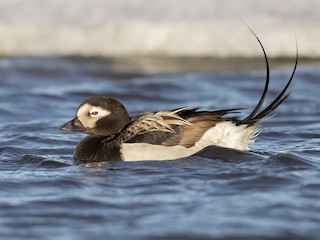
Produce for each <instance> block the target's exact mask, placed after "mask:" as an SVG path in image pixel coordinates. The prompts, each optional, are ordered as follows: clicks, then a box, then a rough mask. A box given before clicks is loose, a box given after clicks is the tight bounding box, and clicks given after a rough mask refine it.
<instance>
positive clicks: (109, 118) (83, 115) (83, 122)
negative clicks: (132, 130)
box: [60, 96, 130, 136]
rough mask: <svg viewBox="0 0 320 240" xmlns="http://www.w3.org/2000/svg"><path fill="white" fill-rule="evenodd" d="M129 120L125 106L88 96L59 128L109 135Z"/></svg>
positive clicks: (104, 98)
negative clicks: (74, 114)
mask: <svg viewBox="0 0 320 240" xmlns="http://www.w3.org/2000/svg"><path fill="white" fill-rule="evenodd" d="M129 121H130V118H129V115H128V112H127V110H126V109H125V107H124V106H123V105H122V104H121V103H120V102H118V101H116V100H114V99H112V98H106V97H99V96H96V97H90V98H88V99H86V100H85V101H84V102H83V103H81V104H80V106H79V107H78V109H77V111H76V116H75V118H74V119H72V120H71V121H69V122H67V123H65V124H63V125H62V126H61V127H60V129H61V130H65V131H74V132H82V133H87V134H91V135H97V136H109V135H112V134H115V133H116V132H118V131H119V130H120V129H121V128H123V127H124V126H126V125H127V124H128V123H129Z"/></svg>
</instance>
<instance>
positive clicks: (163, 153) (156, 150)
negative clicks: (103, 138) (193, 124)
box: [122, 122, 260, 161]
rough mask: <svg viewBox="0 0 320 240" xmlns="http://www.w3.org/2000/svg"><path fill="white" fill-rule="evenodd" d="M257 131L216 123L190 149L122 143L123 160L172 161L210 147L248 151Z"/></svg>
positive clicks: (250, 128) (257, 128)
mask: <svg viewBox="0 0 320 240" xmlns="http://www.w3.org/2000/svg"><path fill="white" fill-rule="evenodd" d="M259 129H260V125H259V124H256V125H253V126H250V127H248V126H247V125H240V126H236V125H235V124H234V123H232V122H222V123H218V124H217V125H216V126H214V127H213V128H211V129H209V130H208V131H207V132H206V133H205V134H204V135H203V136H202V138H201V139H200V140H199V141H198V142H197V143H196V144H195V145H194V146H193V147H190V148H186V147H183V146H173V147H166V146H161V145H152V144H148V143H124V144H123V145H122V155H123V160H124V161H139V160H140V161H141V160H172V159H177V158H182V157H187V156H190V155H193V154H195V153H197V152H199V151H200V150H202V149H204V148H206V147H208V146H211V145H215V146H221V147H226V148H234V149H238V150H249V145H250V144H252V143H253V142H254V141H255V138H256V137H257V135H258V134H259Z"/></svg>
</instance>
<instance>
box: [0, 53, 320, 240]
mask: <svg viewBox="0 0 320 240" xmlns="http://www.w3.org/2000/svg"><path fill="white" fill-rule="evenodd" d="M117 69H118V70H117ZM290 71H291V69H290V68H286V67H283V68H280V69H276V70H275V71H273V72H272V76H271V77H272V82H271V86H270V88H271V91H270V95H269V98H268V100H271V98H272V97H274V96H276V94H277V92H278V90H279V89H280V88H282V86H284V84H285V81H286V80H287V79H288V77H289V76H290ZM0 72H1V76H0V86H1V89H0V98H1V105H0V116H1V117H0V118H1V122H0V124H1V125H0V127H1V132H0V164H1V165H0V166H1V167H0V171H1V173H0V238H1V239H213V238H216V239H235V238H237V239H257V238H259V239H271V238H285V239H288V238H291V239H319V236H320V235H319V234H320V227H319V226H320V214H319V212H320V201H319V200H320V159H319V154H320V147H319V146H320V139H319V138H320V130H319V129H320V122H319V120H320V99H319V79H320V70H319V66H318V65H308V66H303V67H300V68H299V69H298V73H297V76H296V78H295V80H294V84H293V85H294V87H293V88H294V91H293V93H292V95H291V96H290V98H289V99H288V101H286V102H285V104H284V105H283V106H281V107H280V108H279V109H278V111H277V115H276V116H274V117H273V118H271V119H269V120H268V121H266V122H265V124H264V127H263V132H262V133H261V135H260V136H259V138H258V140H257V142H256V143H255V144H254V145H253V146H252V152H241V151H236V150H227V149H220V148H214V147H212V148H208V149H206V150H205V151H203V152H202V153H200V154H198V155H197V156H192V157H188V158H185V159H178V160H173V161H152V162H149V161H142V162H112V163H104V164H91V165H77V166H76V165H74V164H73V159H72V152H73V149H74V146H75V144H76V143H77V142H78V141H79V139H80V138H82V137H83V136H82V135H80V134H76V133H66V132H62V131H59V130H58V126H59V125H60V124H62V123H64V122H66V121H67V120H69V119H71V118H72V117H73V114H74V111H75V109H76V107H77V106H78V104H79V103H80V102H81V101H83V99H85V98H86V97H88V96H92V95H104V96H109V97H113V98H116V99H118V100H120V101H121V102H123V103H124V104H125V106H126V107H127V109H128V110H129V111H130V113H131V114H136V113H139V112H144V111H149V110H157V109H168V108H174V107H179V106H185V105H192V106H203V107H204V108H206V109H219V108H230V107H231V108H233V107H247V108H249V109H251V108H252V107H253V106H254V105H255V103H256V102H257V100H258V98H259V96H260V93H261V90H262V87H263V84H264V83H263V80H264V71H263V70H261V71H260V70H250V71H249V70H247V71H220V72H219V71H215V72H210V71H207V72H193V73H192V72H185V73H174V74H143V73H139V72H133V71H124V70H121V71H120V70H119V68H117V65H116V63H115V62H113V61H106V62H105V61H102V60H99V59H78V58H42V59H41V58H11V59H10V58H9V59H2V60H1V61H0ZM249 109H248V110H245V112H244V114H243V115H242V116H245V114H246V113H249Z"/></svg>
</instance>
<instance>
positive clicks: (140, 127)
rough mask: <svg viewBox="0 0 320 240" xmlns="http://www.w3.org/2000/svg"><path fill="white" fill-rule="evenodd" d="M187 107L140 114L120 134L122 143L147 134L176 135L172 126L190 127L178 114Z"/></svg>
mask: <svg viewBox="0 0 320 240" xmlns="http://www.w3.org/2000/svg"><path fill="white" fill-rule="evenodd" d="M186 109H187V107H182V108H178V109H173V110H169V111H158V112H149V113H145V114H141V115H139V116H136V117H134V118H132V121H131V122H130V124H129V125H128V126H127V127H126V128H125V129H124V130H123V131H122V132H121V140H122V141H123V142H125V141H128V140H129V139H131V138H133V137H135V136H137V135H141V134H144V133H147V132H155V131H159V132H167V133H173V134H174V133H176V131H175V130H174V126H184V125H192V123H190V122H189V121H187V120H186V119H184V118H182V117H180V116H179V115H178V114H179V113H180V112H182V111H184V110H186Z"/></svg>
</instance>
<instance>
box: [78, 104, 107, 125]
mask: <svg viewBox="0 0 320 240" xmlns="http://www.w3.org/2000/svg"><path fill="white" fill-rule="evenodd" d="M110 114H111V112H110V111H108V110H106V109H103V108H101V107H98V106H92V105H90V104H88V103H85V104H83V105H82V106H81V107H80V108H79V109H78V111H77V117H78V119H79V121H80V122H81V123H82V125H83V126H84V127H86V128H94V127H95V126H96V122H97V121H98V120H99V119H100V118H103V117H106V116H108V115H110Z"/></svg>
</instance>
